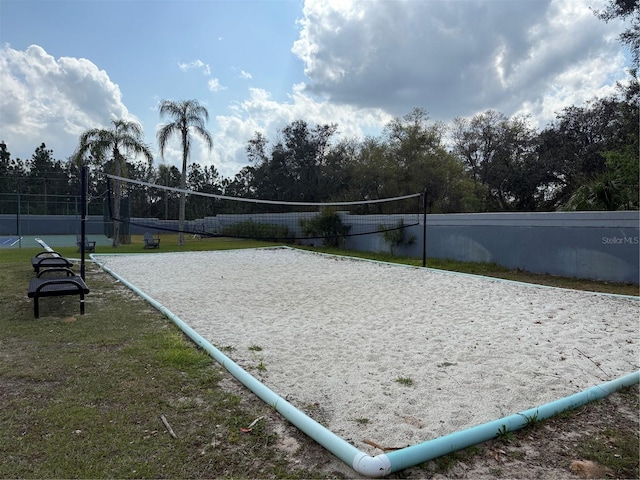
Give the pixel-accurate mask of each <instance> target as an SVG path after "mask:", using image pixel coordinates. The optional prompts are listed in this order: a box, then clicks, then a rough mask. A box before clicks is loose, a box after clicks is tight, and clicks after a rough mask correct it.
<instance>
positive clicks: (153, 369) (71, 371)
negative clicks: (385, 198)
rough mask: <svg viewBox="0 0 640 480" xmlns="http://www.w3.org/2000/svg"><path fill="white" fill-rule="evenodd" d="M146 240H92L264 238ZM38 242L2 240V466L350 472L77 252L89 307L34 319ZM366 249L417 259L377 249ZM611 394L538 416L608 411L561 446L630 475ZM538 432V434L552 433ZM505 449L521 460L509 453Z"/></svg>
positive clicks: (196, 243)
mask: <svg viewBox="0 0 640 480" xmlns="http://www.w3.org/2000/svg"><path fill="white" fill-rule="evenodd" d="M142 244H143V243H142V239H141V238H140V239H138V238H134V243H133V244H131V245H125V246H122V247H120V248H118V249H113V248H112V247H108V249H107V248H105V249H100V252H99V253H109V252H118V253H120V252H147V253H162V252H167V251H183V250H211V249H227V248H246V247H255V246H267V245H269V244H265V243H260V242H247V241H240V240H225V239H217V240H196V239H191V238H188V239H187V243H186V245H185V246H184V247H178V246H177V245H176V244H177V242H176V241H175V240H174V239H172V238H169V236H168V235H167V236H163V239H162V245H161V249H160V250H159V251H155V250H143V248H142ZM59 250H60V252H61V253H62V254H63V255H65V256H69V257H77V255H78V253H77V252H76V249H75V248H71V247H69V248H60V249H59ZM103 250H105V251H103ZM38 251H39V250H38V249H7V250H0V282H1V284H2V294H1V295H0V308H1V309H2V312H3V314H2V315H1V316H0V332H1V333H0V357H1V358H2V362H0V379H1V385H2V388H1V389H0V425H2V428H1V429H0V455H1V457H2V459H3V461H2V462H0V477H1V478H53V477H55V478H212V477H215V478H221V477H222V478H343V477H346V476H348V469H347V470H341V469H335V468H333V466H332V465H333V463H332V461H333V460H332V458H330V457H331V456H330V454H328V453H326V452H325V451H324V450H323V449H322V448H320V447H319V446H318V445H316V444H315V443H314V442H312V441H310V440H309V439H307V438H306V437H305V436H304V435H303V434H301V433H299V432H297V431H296V430H295V429H293V428H292V427H290V426H289V425H288V424H287V423H286V422H285V421H284V420H282V419H281V418H280V417H279V416H278V415H277V414H276V413H274V412H273V411H272V410H271V409H270V408H269V407H268V406H266V405H264V404H262V402H260V401H259V400H257V399H256V398H255V397H254V396H253V395H251V394H250V393H249V392H247V391H246V390H244V389H243V388H241V387H239V386H238V384H237V383H235V382H234V380H233V379H231V377H230V376H229V375H228V374H227V373H226V372H225V371H224V370H223V369H222V368H221V367H220V366H219V365H217V364H216V363H215V362H213V360H211V358H210V357H208V356H207V355H206V354H205V353H203V352H202V351H201V350H199V349H198V348H196V347H195V346H194V345H193V344H192V343H190V342H189V341H188V340H187V339H185V337H184V336H183V335H182V334H181V332H180V331H179V330H178V329H177V328H176V327H174V326H173V324H172V323H171V322H170V321H169V320H168V319H167V318H165V317H164V316H163V315H161V314H160V313H159V312H157V311H156V310H154V309H153V308H151V307H150V306H149V305H148V304H147V303H146V302H144V301H143V300H141V299H139V298H138V297H136V296H135V295H133V294H132V293H131V292H130V291H129V290H127V289H126V288H125V287H123V286H122V285H121V284H119V283H117V282H115V281H114V279H113V278H112V277H110V276H109V275H107V274H105V273H104V272H102V271H100V270H99V269H98V268H96V267H95V266H93V265H91V264H87V283H88V285H89V287H90V288H91V293H90V294H89V295H88V297H87V305H86V314H85V315H83V316H80V315H79V306H78V298H77V297H54V298H45V299H42V300H41V307H40V308H41V318H39V319H34V318H33V309H32V302H31V301H30V300H29V299H28V298H27V296H26V287H27V284H28V281H29V278H31V277H32V276H33V272H32V271H31V268H30V264H29V259H30V258H31V257H32V256H33V255H35V254H36V253H37V252H38ZM341 253H344V252H341ZM349 254H350V255H362V254H356V253H354V252H349ZM362 256H368V257H375V258H376V259H378V260H386V261H389V260H393V261H399V262H405V263H413V264H419V261H418V260H410V259H397V258H393V259H392V258H390V257H389V256H387V255H362ZM416 262H417V263H416ZM429 266H432V267H437V268H445V269H452V270H459V271H468V272H470V273H476V274H481V275H493V276H498V277H501V278H510V279H514V280H522V281H533V282H536V283H543V284H551V285H557V286H563V287H568V288H583V289H589V290H597V291H606V292H610V293H618V294H627V295H629V294H631V295H637V294H638V287H637V286H633V285H618V284H605V283H598V282H588V281H580V280H575V279H561V278H556V277H549V276H543V275H531V274H527V273H526V272H513V271H508V270H505V269H502V268H499V267H497V266H495V265H486V264H462V263H456V262H442V261H436V260H430V261H429ZM612 397H614V396H612ZM611 401H612V402H614V403H607V402H609V399H606V400H604V401H602V402H598V404H594V405H590V406H587V407H584V408H583V409H581V410H579V411H577V412H574V413H571V414H566V415H564V416H563V417H562V418H558V419H553V420H551V421H549V422H545V427H543V428H549V426H552V427H554V428H557V429H558V430H559V431H566V429H569V430H571V429H572V428H579V429H581V430H585V431H587V430H588V429H587V427H586V426H585V422H586V425H587V426H589V425H590V426H598V425H600V424H599V423H597V422H603V421H605V420H606V421H607V422H609V423H607V424H606V425H605V424H603V425H602V426H600V427H598V428H600V429H601V430H600V431H601V435H600V436H599V437H598V436H594V435H592V434H589V435H588V436H587V437H585V439H584V441H582V440H580V439H576V438H577V437H575V436H574V440H572V442H571V445H570V446H569V447H568V448H569V454H568V455H569V456H571V455H573V456H575V457H576V458H578V457H579V458H586V459H592V460H594V461H597V462H599V463H600V464H602V465H604V466H605V467H606V468H609V469H611V471H612V472H614V473H615V474H616V476H618V477H621V478H637V476H638V425H637V422H636V423H634V422H633V421H630V420H629V418H628V416H623V415H616V409H621V408H623V407H625V408H626V407H628V408H630V409H632V410H633V411H637V409H638V389H637V388H635V387H634V388H632V389H628V390H627V391H625V392H621V393H619V394H615V398H613V399H612V400H611ZM611 405H618V407H615V408H613V409H612V407H611ZM607 412H609V413H610V414H609V415H607ZM256 419H259V420H258V421H257V422H256V423H255V424H254V425H253V426H252V427H251V428H250V429H248V428H247V427H248V426H249V425H251V424H252V422H254V421H255V420H256ZM163 420H164V421H163ZM578 424H579V425H580V427H576V425H578ZM563 429H564V430H563ZM247 430H250V431H247ZM170 431H171V432H173V433H174V435H175V436H172V435H171V433H170ZM529 437H530V438H534V439H535V438H537V437H538V434H536V431H527V429H525V430H523V431H521V432H517V433H515V434H514V438H513V439H508V441H509V444H508V445H507V444H506V443H505V442H506V441H507V439H497V440H495V441H493V442H488V443H487V444H485V445H483V446H481V447H472V448H471V449H467V450H466V451H463V452H460V453H457V454H452V455H450V456H447V457H443V458H441V459H438V460H435V461H432V462H428V465H426V464H425V465H422V466H419V467H417V468H416V469H413V470H412V471H411V472H409V471H407V472H401V474H397V475H394V476H393V477H395V478H407V477H408V478H421V477H424V476H425V474H426V473H427V472H428V473H430V474H431V473H434V472H438V473H441V474H443V475H446V474H447V472H450V471H452V469H453V470H455V469H456V468H460V465H461V464H467V465H468V464H472V463H473V462H474V461H476V462H480V461H481V460H483V459H484V458H485V457H486V455H487V452H490V451H495V450H496V449H498V450H499V451H502V452H507V453H505V454H504V455H503V456H504V457H505V458H506V459H507V460H509V458H510V455H511V454H510V453H509V452H511V451H512V450H513V448H514V445H518V444H524V443H526V442H527V441H529V440H527V439H528V438H529ZM544 437H545V441H548V440H549V437H550V434H547V433H545V435H544ZM551 437H553V435H551ZM598 438H601V439H602V440H601V441H599V440H597V439H598ZM594 439H596V440H594ZM513 451H514V452H515V451H517V449H516V450H513ZM501 455H502V454H501ZM511 460H513V461H516V460H518V459H517V458H516V454H515V453H514V454H513V458H511ZM520 460H521V459H520ZM520 460H518V461H520ZM549 461H551V460H549ZM558 461H560V460H558ZM496 468H497V467H496ZM498 470H500V472H499V471H498ZM345 472H347V473H345ZM494 473H495V476H497V477H500V476H501V475H504V476H505V478H506V477H508V474H509V470H508V468H507V465H506V464H504V462H503V464H502V465H501V466H500V468H499V469H496V471H495V472H494ZM520 478H526V477H520Z"/></svg>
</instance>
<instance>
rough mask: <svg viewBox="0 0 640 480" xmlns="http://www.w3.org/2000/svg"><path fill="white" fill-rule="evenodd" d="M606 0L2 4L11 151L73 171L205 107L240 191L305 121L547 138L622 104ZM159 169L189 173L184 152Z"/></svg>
mask: <svg viewBox="0 0 640 480" xmlns="http://www.w3.org/2000/svg"><path fill="white" fill-rule="evenodd" d="M604 4H605V1H604V0H518V1H513V0H502V1H501V0H384V1H364V0H359V1H357V0H356V1H350V0H261V1H250V0H236V1H231V0H227V1H215V0H207V1H205V0H200V1H196V0H180V1H178V0H164V1H160V0H144V1H137V0H130V1H117V0H104V1H103V0H92V1H87V0H75V1H74V0H71V1H68V0H56V1H51V0H0V140H3V141H4V142H5V143H6V144H7V147H8V150H9V151H10V152H11V154H12V156H13V157H20V158H23V159H28V158H30V157H31V155H32V154H33V152H34V150H35V149H36V148H37V147H38V146H39V145H40V144H41V143H42V142H45V143H46V145H47V147H48V148H52V149H53V150H54V157H55V158H56V159H61V160H66V159H67V158H68V157H69V156H70V155H71V154H72V153H73V150H74V149H75V147H76V146H77V141H78V136H79V135H80V134H81V133H82V132H83V131H84V130H86V129H89V128H96V127H108V126H109V122H110V120H111V119H115V118H129V119H133V120H136V121H138V122H140V124H141V125H142V127H143V129H144V132H145V138H146V141H147V142H148V143H149V145H150V146H151V147H152V149H153V150H154V152H157V144H156V140H155V134H156V129H157V127H158V125H159V124H160V123H161V119H160V118H159V116H158V108H157V107H158V102H159V101H160V100H163V99H170V100H182V99H192V98H193V99H197V100H199V101H200V102H201V103H202V104H203V105H204V106H206V107H207V109H208V110H209V114H210V120H209V122H208V125H207V126H208V129H209V130H210V132H211V134H212V136H213V140H214V148H213V150H212V151H211V152H208V151H207V150H206V149H204V148H203V146H202V144H201V143H200V142H198V141H196V142H194V147H193V151H192V154H191V161H193V162H197V163H200V164H201V165H211V164H213V165H215V167H216V168H217V169H218V171H219V172H220V173H221V174H222V175H223V176H226V177H233V176H234V175H235V174H236V173H237V172H238V171H240V169H241V168H242V167H243V166H245V165H247V164H248V163H247V159H246V154H245V151H244V149H245V146H246V145H247V141H248V140H249V139H250V138H251V137H253V136H254V134H255V132H256V131H260V132H262V133H264V134H265V135H266V136H267V138H269V139H271V140H273V139H275V138H276V135H277V132H278V130H280V129H282V128H283V127H285V126H286V125H288V124H289V123H291V122H292V121H294V120H297V119H302V120H305V121H307V122H308V123H309V124H311V125H315V124H323V123H336V124H337V125H338V129H339V133H340V135H344V136H348V137H354V136H357V137H361V136H365V135H378V134H380V132H381V131H382V128H383V127H384V125H385V124H386V123H387V122H389V120H391V119H392V118H393V117H401V116H403V115H405V114H407V113H409V112H410V111H411V109H412V108H414V107H421V108H423V109H424V110H426V111H427V112H428V114H429V117H430V118H431V119H433V120H440V121H444V122H447V123H449V122H451V121H452V120H453V119H454V118H455V117H458V116H462V117H469V116H472V115H474V114H476V113H479V112H482V111H485V110H488V109H495V110H498V111H500V112H502V113H504V114H506V115H507V116H512V115H520V114H529V115H530V116H531V122H532V125H533V126H535V127H537V128H542V127H544V126H545V125H547V124H548V123H549V122H550V121H551V120H552V119H553V118H554V116H555V112H557V111H559V110H561V109H562V108H563V107H565V106H567V105H582V104H583V103H584V102H585V101H586V100H588V99H590V98H593V97H594V96H605V95H608V94H610V93H612V92H613V91H614V85H615V83H616V81H618V80H624V79H625V78H626V75H627V73H626V69H627V68H628V67H629V64H630V60H629V55H628V52H626V51H625V50H624V48H623V47H622V46H621V45H620V43H619V41H618V35H619V33H620V32H621V31H622V29H623V25H622V24H621V23H620V22H618V21H612V22H609V23H605V22H603V21H601V20H598V19H597V18H595V16H594V15H593V12H592V10H591V9H593V8H595V9H598V8H603V6H604ZM155 162H156V164H160V163H166V164H173V165H177V166H178V165H180V164H181V161H180V158H179V153H178V145H177V144H176V145H174V146H173V147H172V148H169V149H168V151H167V152H166V153H165V158H164V159H162V158H160V157H159V155H157V157H156V160H155Z"/></svg>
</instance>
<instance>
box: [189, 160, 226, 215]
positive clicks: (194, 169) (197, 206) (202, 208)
mask: <svg viewBox="0 0 640 480" xmlns="http://www.w3.org/2000/svg"><path fill="white" fill-rule="evenodd" d="M187 185H188V188H189V190H193V191H194V192H202V193H211V194H215V195H219V194H221V193H222V186H221V184H220V180H219V174H218V171H217V170H216V168H215V167H214V166H210V167H207V166H205V167H204V168H203V167H201V166H200V165H199V164H197V163H192V164H191V165H190V166H189V175H188V178H187ZM216 202H217V200H215V199H214V198H211V197H204V196H199V195H191V196H190V197H189V199H188V202H187V210H188V211H187V218H191V219H193V218H202V217H205V216H207V215H214V214H215V213H216V211H215V203H216Z"/></svg>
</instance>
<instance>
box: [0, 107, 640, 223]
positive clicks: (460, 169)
mask: <svg viewBox="0 0 640 480" xmlns="http://www.w3.org/2000/svg"><path fill="white" fill-rule="evenodd" d="M125 124H126V122H124V121H115V122H114V126H113V128H112V129H111V130H112V132H111V133H112V134H114V135H116V137H117V135H119V134H121V133H122V132H119V129H122V128H123V125H125ZM639 124H640V121H639V118H638V108H637V106H636V105H635V104H634V102H633V99H626V98H616V97H611V98H604V99H597V100H594V101H592V102H589V103H588V104H587V105H585V106H581V107H576V106H572V107H567V108H565V109H564V110H563V111H562V112H560V113H559V114H558V115H557V117H556V119H555V121H554V122H552V123H551V124H550V125H548V126H547V127H546V128H544V129H543V130H542V131H540V132H537V131H535V129H534V128H532V127H531V126H530V124H529V120H528V118H527V117H517V116H516V117H512V118H507V117H506V116H505V115H504V114H502V113H500V112H497V111H494V110H488V111H486V112H483V113H480V114H477V115H475V116H473V117H472V118H457V119H455V120H454V121H453V123H452V124H451V125H449V126H446V125H444V124H442V123H439V122H431V121H430V120H429V118H428V115H427V113H426V112H425V111H424V110H422V109H419V108H416V109H414V110H413V111H411V112H410V113H408V114H407V115H405V116H403V117H402V118H395V119H394V120H392V121H391V122H390V123H389V124H388V125H387V126H386V127H385V128H384V130H383V132H382V133H381V135H380V136H377V137H367V138H364V139H357V138H347V139H340V140H338V141H333V137H334V136H335V135H336V133H337V130H338V125H335V124H330V125H315V126H312V125H309V124H308V123H307V122H305V121H304V120H296V121H293V122H292V123H290V124H289V125H287V126H285V127H284V128H283V129H282V130H281V131H280V132H279V136H278V138H277V139H275V140H274V141H272V142H270V141H269V140H268V139H267V138H266V137H265V136H264V135H263V134H262V133H259V132H256V133H255V135H254V137H253V138H251V139H250V140H248V143H247V146H246V153H247V166H245V167H244V168H242V170H241V171H240V172H239V173H237V174H236V175H235V177H233V178H225V177H222V176H220V175H219V173H218V171H217V170H216V168H215V167H214V166H201V165H199V164H198V163H191V164H189V165H187V164H186V160H185V161H184V162H183V170H182V172H185V173H186V175H185V176H184V177H183V175H182V172H181V171H180V170H178V169H177V168H176V167H174V166H167V165H159V166H157V167H154V166H153V164H152V160H153V156H152V154H151V153H150V149H149V147H147V146H144V144H143V143H142V140H141V139H142V132H141V131H139V132H138V134H137V136H136V137H135V138H136V139H137V140H136V141H135V142H134V143H133V145H138V146H139V147H140V146H142V147H143V148H142V149H141V150H140V149H138V150H131V152H133V153H134V154H135V153H138V154H142V156H143V158H144V159H145V160H146V161H139V160H138V158H139V157H138V156H136V155H131V152H127V149H126V148H125V149H124V153H123V152H120V151H118V150H116V151H115V152H116V153H114V150H113V148H112V147H113V146H111V147H110V148H111V150H107V151H103V152H98V151H97V150H95V148H96V147H97V145H98V144H100V141H102V142H104V138H101V137H100V136H99V135H98V134H99V133H100V132H102V133H105V132H108V131H109V130H108V129H107V130H92V131H88V132H85V134H83V135H84V136H83V137H82V138H81V139H80V142H79V143H80V144H81V145H84V147H83V148H81V149H80V150H79V152H80V153H78V152H76V153H75V154H74V156H72V157H70V158H69V159H67V160H66V161H61V160H56V159H54V157H53V152H52V151H51V150H50V149H47V148H46V145H45V144H41V145H40V146H39V147H38V148H36V150H35V153H34V154H33V156H32V158H31V159H30V160H26V161H23V160H21V159H19V158H12V157H11V154H10V152H9V151H8V147H7V145H5V144H4V142H3V143H2V144H0V191H1V192H3V193H18V192H19V193H22V194H38V195H47V196H53V195H61V196H64V195H75V194H77V192H78V181H79V180H78V175H79V174H78V172H79V170H78V167H79V165H80V163H79V162H78V160H79V157H78V155H79V154H80V156H83V155H84V156H85V157H84V162H85V163H86V164H87V165H88V166H89V169H90V187H89V188H90V195H91V196H93V197H96V196H99V195H101V194H103V193H104V192H105V191H106V184H105V181H106V180H105V179H104V178H103V177H102V176H101V175H100V174H101V173H105V172H109V173H115V174H117V175H125V176H127V177H129V178H132V179H136V180H143V181H147V182H151V183H157V184H160V185H166V186H171V187H178V188H186V189H189V190H194V191H197V192H207V193H215V194H224V195H229V196H240V197H248V198H261V199H268V200H282V201H305V202H329V201H350V200H370V199H377V198H386V197H394V196H399V195H405V194H409V193H416V192H422V191H425V190H426V192H427V202H428V203H427V205H428V211H429V212H431V213H451V212H491V211H554V210H563V209H564V210H621V209H626V210H629V209H638V163H639V162H638V151H639V142H638V125H639ZM138 128H139V126H138ZM187 130H188V129H187ZM91 135H94V137H95V136H96V135H98V136H97V137H95V138H94V139H93V141H89V140H90V138H91ZM99 140H100V141H99ZM131 145H132V144H131V143H129V144H128V147H127V148H131ZM92 148H93V151H91V149H92ZM120 148H121V149H122V148H123V147H122V146H121V147H120ZM187 157H188V155H187ZM140 193H141V192H136V189H135V187H131V190H130V191H129V195H131V196H133V197H134V198H132V200H134V201H141V202H144V204H145V205H138V206H136V209H135V210H136V211H144V212H147V213H148V214H156V216H159V217H161V218H164V217H171V216H173V218H175V215H174V214H173V211H174V210H175V206H176V200H177V198H178V197H179V195H177V194H173V193H168V194H167V195H166V198H163V199H160V200H155V201H153V200H151V199H144V198H137V196H139V195H140ZM204 200H206V199H204ZM199 203H203V202H202V201H201V202H199V201H198V197H189V198H188V201H187V202H186V205H185V208H186V210H187V212H186V213H185V215H186V217H187V218H189V217H193V216H194V215H198V214H199V213H203V212H199V210H201V209H202V207H203V205H200V204H199ZM177 205H178V208H179V202H178V203H177Z"/></svg>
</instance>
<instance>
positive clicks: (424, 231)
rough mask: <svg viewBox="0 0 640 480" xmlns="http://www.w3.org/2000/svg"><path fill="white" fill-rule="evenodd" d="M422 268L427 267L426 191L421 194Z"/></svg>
mask: <svg viewBox="0 0 640 480" xmlns="http://www.w3.org/2000/svg"><path fill="white" fill-rule="evenodd" d="M422 266H423V267H426V266H427V189H426V188H425V190H424V193H423V194H422Z"/></svg>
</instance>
